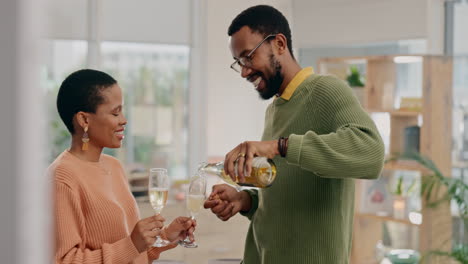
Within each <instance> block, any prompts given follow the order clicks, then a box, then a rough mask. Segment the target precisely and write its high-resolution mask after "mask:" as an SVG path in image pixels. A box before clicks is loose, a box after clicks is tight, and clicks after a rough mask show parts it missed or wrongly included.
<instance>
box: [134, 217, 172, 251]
mask: <svg viewBox="0 0 468 264" xmlns="http://www.w3.org/2000/svg"><path fill="white" fill-rule="evenodd" d="M164 221H165V219H164V217H162V216H161V215H154V216H150V217H148V218H144V219H142V220H140V221H138V222H137V223H136V225H135V227H134V228H133V231H132V234H131V235H130V238H131V239H132V242H133V244H134V245H135V248H136V249H137V250H138V252H140V253H141V252H143V251H145V250H147V249H148V248H149V247H151V246H152V245H153V244H154V242H155V241H156V236H158V235H159V234H160V233H161V228H162V227H163V225H164Z"/></svg>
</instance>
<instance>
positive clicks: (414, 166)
mask: <svg viewBox="0 0 468 264" xmlns="http://www.w3.org/2000/svg"><path fill="white" fill-rule="evenodd" d="M384 169H386V170H409V171H420V172H422V173H430V170H429V169H427V168H426V167H424V166H422V165H421V164H419V163H417V162H416V161H413V160H396V161H388V162H386V163H385V164H384Z"/></svg>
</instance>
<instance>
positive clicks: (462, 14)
mask: <svg viewBox="0 0 468 264" xmlns="http://www.w3.org/2000/svg"><path fill="white" fill-rule="evenodd" d="M454 19H455V20H454V23H453V24H454V32H453V35H454V40H453V44H454V47H453V50H454V53H455V54H465V55H467V54H468V29H467V25H468V4H467V3H464V4H458V5H456V7H455V14H454Z"/></svg>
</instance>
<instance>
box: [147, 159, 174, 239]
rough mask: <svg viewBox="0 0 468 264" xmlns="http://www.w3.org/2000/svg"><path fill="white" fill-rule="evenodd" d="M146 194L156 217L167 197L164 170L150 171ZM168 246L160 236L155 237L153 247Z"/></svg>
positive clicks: (167, 183)
mask: <svg viewBox="0 0 468 264" xmlns="http://www.w3.org/2000/svg"><path fill="white" fill-rule="evenodd" d="M148 192H149V199H150V203H151V206H152V207H153V210H154V211H155V213H156V215H158V214H161V211H162V209H163V208H164V206H165V205H166V202H167V195H168V192H169V176H168V175H167V170H166V169H163V168H152V169H150V175H149V183H148ZM169 244H170V242H169V241H167V240H164V239H162V238H161V237H160V236H157V237H156V241H155V242H154V244H153V246H155V247H164V246H167V245H169Z"/></svg>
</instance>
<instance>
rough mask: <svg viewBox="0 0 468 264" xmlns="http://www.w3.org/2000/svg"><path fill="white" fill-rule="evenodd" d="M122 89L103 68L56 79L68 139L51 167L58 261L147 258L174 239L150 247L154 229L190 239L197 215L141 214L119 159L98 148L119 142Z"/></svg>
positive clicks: (170, 236) (145, 260)
mask: <svg viewBox="0 0 468 264" xmlns="http://www.w3.org/2000/svg"><path fill="white" fill-rule="evenodd" d="M122 103H123V99H122V90H121V88H120V87H119V85H118V84H117V82H116V81H115V80H114V79H113V78H112V77H111V76H109V75H108V74H106V73H104V72H100V71H96V70H80V71H77V72H74V73H72V74H71V75H70V76H68V77H67V78H66V79H65V80H64V81H63V83H62V85H61V86H60V90H59V93H58V97H57V108H58V112H59V114H60V117H61V119H62V121H63V122H64V123H65V125H66V127H67V129H68V130H69V131H70V133H71V135H72V142H71V147H70V149H69V150H66V151H64V152H63V153H62V154H60V155H59V157H57V159H56V160H55V161H54V162H53V163H52V164H51V165H50V167H49V169H48V172H49V173H50V174H51V175H52V176H53V178H54V185H55V222H56V229H55V230H56V231H55V236H56V250H55V262H56V263H122V264H124V263H125V264H126V263H135V264H136V263H138V264H139V263H145V264H146V263H151V262H152V261H153V260H154V259H157V258H158V257H159V254H160V253H161V252H162V251H164V250H167V249H170V248H173V247H175V245H170V246H167V247H164V248H155V247H151V245H152V244H153V243H154V241H155V240H156V239H155V237H156V236H157V235H161V236H162V237H163V238H166V239H168V240H170V241H173V242H175V241H178V240H180V239H183V238H184V237H185V235H186V234H187V233H188V234H189V235H190V237H191V239H192V240H193V230H194V228H195V222H194V221H193V220H190V219H189V218H187V217H179V218H177V219H175V220H174V221H173V222H172V223H171V224H169V225H168V226H166V227H163V222H164V218H163V217H162V216H160V215H158V216H151V217H148V218H145V219H142V220H139V213H138V208H137V205H136V203H135V199H134V198H133V196H132V194H131V193H130V190H129V187H128V184H127V180H126V178H125V173H124V170H123V168H122V165H121V164H120V162H119V161H118V160H116V159H115V158H113V157H111V156H108V155H105V154H102V149H103V148H104V147H107V148H119V147H120V146H121V145H122V140H123V138H124V134H123V132H124V129H125V125H126V124H127V120H126V119H125V117H124V115H123V113H122Z"/></svg>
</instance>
